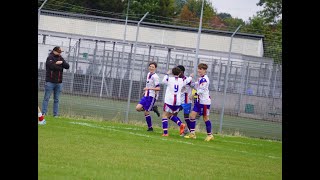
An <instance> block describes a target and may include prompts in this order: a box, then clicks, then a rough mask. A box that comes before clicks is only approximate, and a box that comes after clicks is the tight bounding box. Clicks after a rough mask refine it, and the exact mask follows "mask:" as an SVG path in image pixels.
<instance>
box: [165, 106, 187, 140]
mask: <svg viewBox="0 0 320 180" xmlns="http://www.w3.org/2000/svg"><path fill="white" fill-rule="evenodd" d="M167 106H168V107H169V108H170V113H171V115H170V116H169V119H170V120H172V121H173V122H175V123H176V124H177V125H178V126H179V127H180V130H179V134H180V135H181V134H183V132H184V128H185V126H186V125H185V124H184V123H182V122H181V120H180V118H179V117H178V116H177V113H178V112H179V110H180V108H181V106H171V105H167ZM174 114H175V115H174Z"/></svg>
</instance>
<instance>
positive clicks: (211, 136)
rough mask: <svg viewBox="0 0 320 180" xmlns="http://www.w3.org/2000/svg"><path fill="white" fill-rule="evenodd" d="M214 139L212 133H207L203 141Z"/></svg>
mask: <svg viewBox="0 0 320 180" xmlns="http://www.w3.org/2000/svg"><path fill="white" fill-rule="evenodd" d="M213 139H214V137H213V135H212V134H211V135H208V136H207V137H206V139H204V141H211V140H213Z"/></svg>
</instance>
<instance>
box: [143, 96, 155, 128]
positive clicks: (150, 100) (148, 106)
mask: <svg viewBox="0 0 320 180" xmlns="http://www.w3.org/2000/svg"><path fill="white" fill-rule="evenodd" d="M154 102H155V99H154V98H153V97H151V96H148V97H146V103H144V106H143V108H144V109H145V111H144V116H145V118H146V122H147V125H148V130H147V131H153V127H152V118H151V116H150V113H149V112H150V109H151V108H152V106H153V104H154Z"/></svg>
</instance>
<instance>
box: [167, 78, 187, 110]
mask: <svg viewBox="0 0 320 180" xmlns="http://www.w3.org/2000/svg"><path fill="white" fill-rule="evenodd" d="M191 80H192V77H187V78H186V79H185V80H183V79H182V78H179V77H177V76H175V77H169V76H168V75H165V76H164V77H163V80H162V82H163V83H164V84H166V85H167V90H166V95H165V98H164V103H166V104H169V105H171V106H180V105H181V90H182V88H183V87H184V86H185V85H186V84H188V83H190V81H191Z"/></svg>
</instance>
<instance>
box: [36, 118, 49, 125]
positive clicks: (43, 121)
mask: <svg viewBox="0 0 320 180" xmlns="http://www.w3.org/2000/svg"><path fill="white" fill-rule="evenodd" d="M46 123H47V122H46V120H45V119H44V120H42V121H38V124H39V125H45V124H46Z"/></svg>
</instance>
